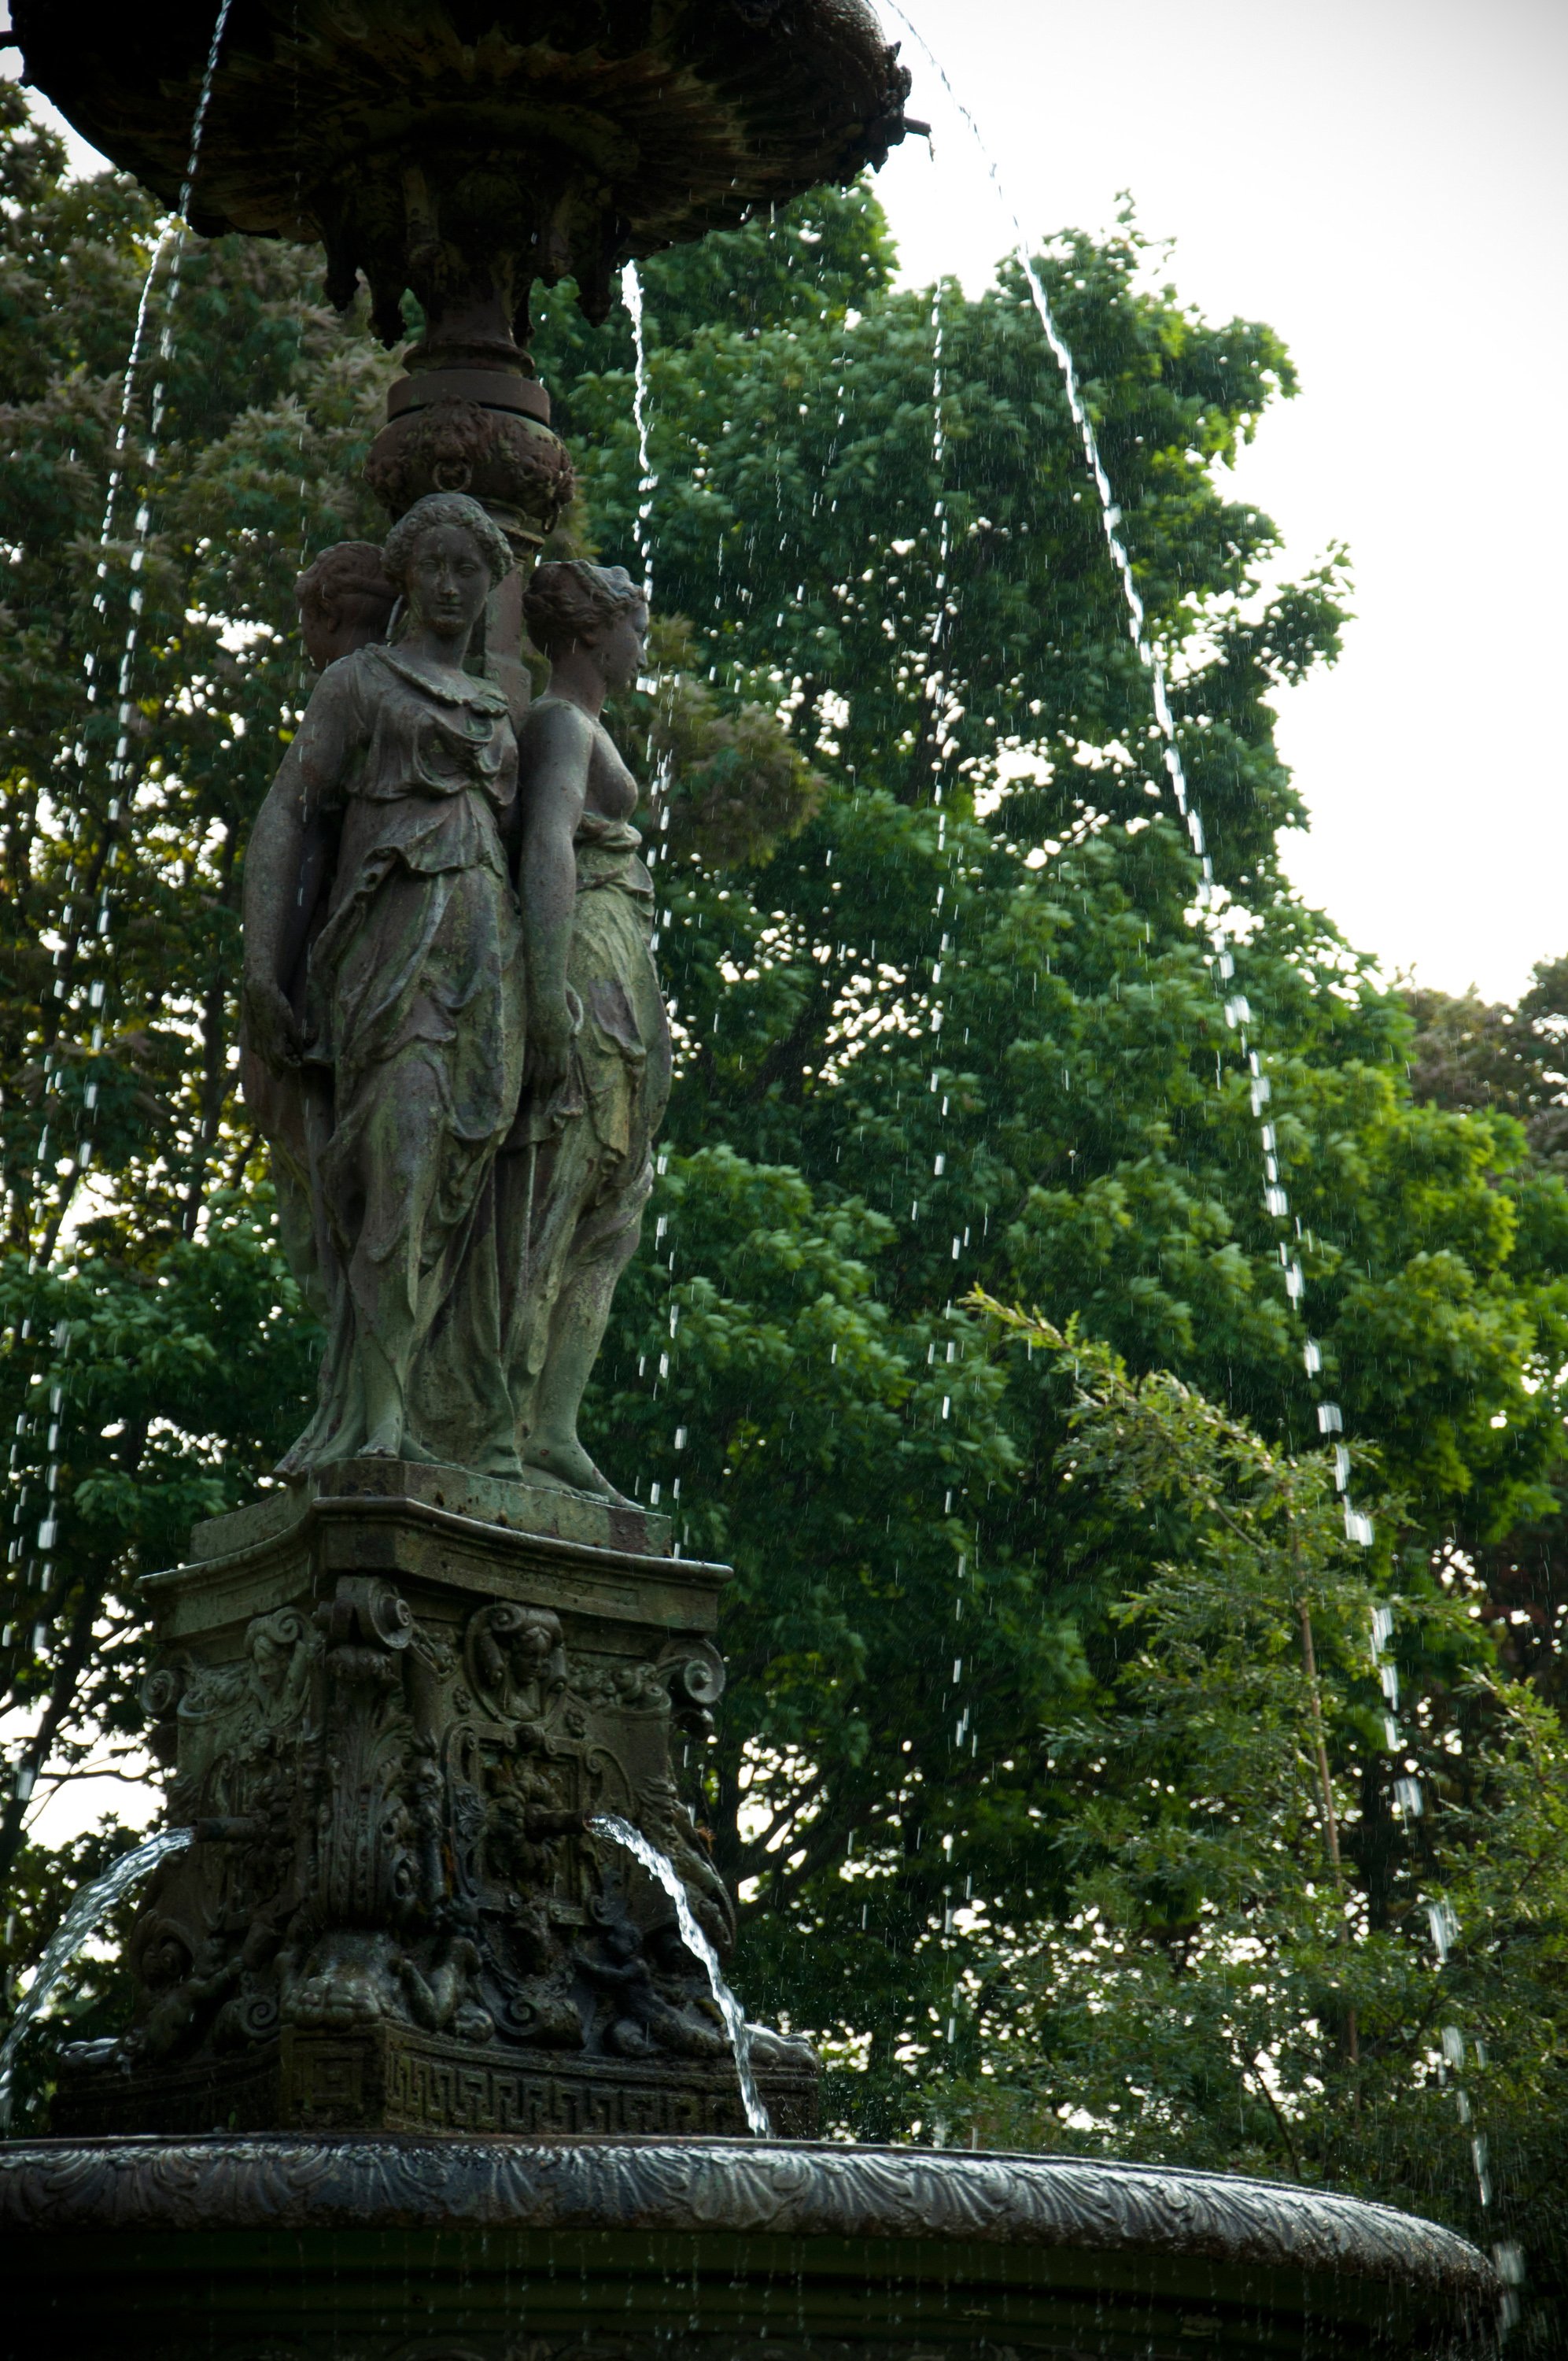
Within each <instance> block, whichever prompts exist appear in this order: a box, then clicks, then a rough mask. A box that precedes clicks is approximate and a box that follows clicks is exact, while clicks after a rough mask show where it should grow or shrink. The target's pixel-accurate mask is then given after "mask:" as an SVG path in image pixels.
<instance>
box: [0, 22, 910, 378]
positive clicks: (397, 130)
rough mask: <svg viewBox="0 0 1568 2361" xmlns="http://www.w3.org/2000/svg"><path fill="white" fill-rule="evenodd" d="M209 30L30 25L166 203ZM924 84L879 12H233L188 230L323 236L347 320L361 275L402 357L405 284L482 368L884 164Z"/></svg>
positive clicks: (436, 329) (58, 86) (111, 143)
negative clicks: (539, 315) (566, 298)
mask: <svg viewBox="0 0 1568 2361" xmlns="http://www.w3.org/2000/svg"><path fill="white" fill-rule="evenodd" d="M213 13H214V12H213V11H212V9H210V8H208V7H206V6H191V5H184V6H169V7H164V8H160V9H158V10H156V11H153V12H151V13H150V14H149V13H148V12H145V11H142V12H133V11H124V12H116V11H109V12H105V13H104V14H103V15H102V16H101V17H100V19H99V21H97V22H96V23H95V24H94V27H93V38H92V39H91V40H90V41H85V40H83V39H82V36H81V27H80V26H79V25H78V24H77V23H76V22H75V20H74V19H73V18H72V17H71V15H70V13H69V12H68V11H62V10H61V9H60V6H59V5H58V0H17V5H16V16H15V23H16V30H17V35H18V38H20V40H21V42H22V44H23V47H24V49H25V51H26V60H27V62H26V69H25V71H26V73H27V79H28V80H29V81H30V82H34V83H35V84H36V85H37V86H38V88H40V89H41V90H43V91H45V92H46V93H48V95H49V97H50V98H51V99H53V100H54V102H55V104H57V105H58V106H60V109H61V110H62V112H63V113H64V114H66V115H69V116H70V118H71V121H72V122H73V123H74V124H75V125H76V126H77V127H78V128H79V129H80V130H81V131H82V132H83V133H84V134H85V136H86V137H88V138H89V139H90V140H92V142H93V145H94V146H95V147H97V148H101V149H102V150H103V152H104V154H105V155H107V156H110V157H112V158H113V159H114V160H115V162H116V163H117V164H121V165H123V166H124V167H125V168H126V170H127V171H131V172H134V173H135V174H136V175H137V178H138V179H139V180H142V181H145V182H146V183H147V185H148V188H150V189H152V190H153V191H154V192H156V193H157V194H158V195H159V197H161V198H162V199H163V201H164V202H165V203H173V202H174V201H175V199H176V197H177V195H178V193H179V190H180V187H181V181H182V180H183V177H184V174H185V170H186V166H187V159H188V156H189V153H190V146H191V124H192V116H193V115H194V112H195V107H196V101H197V96H198V93H199V91H200V88H201V80H202V71H203V65H204V62H205V60H206V55H207V49H208V45H209V43H210V41H211V39H212V31H213ZM908 87H909V78H908V75H907V73H906V72H905V71H904V69H903V68H902V67H901V66H899V65H898V63H897V62H896V59H895V56H894V52H893V51H892V50H891V49H889V48H888V47H887V45H886V44H885V43H884V41H883V38H882V36H881V32H880V29H879V27H878V25H877V22H876V18H875V16H873V15H872V11H871V9H870V8H869V7H867V6H865V5H863V0H787V5H778V0H746V5H731V0H661V5H658V6H657V7H652V6H650V5H647V0H573V5H571V6H570V7H562V6H561V5H557V0H481V5H471V0H401V5H395V6H394V5H389V0H369V5H364V6H359V7H346V6H344V5H341V0H237V4H236V6H235V8H234V11H233V14H232V16H231V18H230V21H229V24H228V27H227V28H226V31H225V38H224V43H223V48H222V52H221V55H220V59H219V67H218V73H217V77H216V80H215V82H214V89H213V94H212V103H211V106H210V109H209V112H208V116H207V121H206V126H205V130H204V135H203V145H202V155H201V165H200V170H199V171H198V174H197V180H196V188H195V196H194V203H193V207H192V220H193V223H194V225H195V227H196V228H197V229H198V230H200V231H201V232H202V233H203V235H205V236H210V235H213V234H214V233H216V232H218V231H221V230H225V229H242V230H249V231H259V232H261V233H263V234H267V235H271V236H285V237H297V238H302V239H307V240H309V239H315V238H321V239H323V241H324V242H325V245H326V248H327V257H328V267H329V276H328V285H329V289H330V291H331V292H332V293H333V295H334V299H335V300H336V301H337V302H345V301H346V300H347V298H348V297H349V296H350V295H351V294H352V293H353V291H354V285H355V274H356V269H358V270H363V271H364V273H365V275H366V277H367V279H368V280H369V282H370V286H371V291H372V295H373V298H374V303H375V317H376V324H377V325H378V328H379V329H380V331H381V333H382V334H383V335H385V336H386V337H387V340H388V341H389V343H395V342H397V341H399V340H400V337H401V335H402V333H403V330H402V319H401V313H400V298H401V295H402V291H403V289H404V288H405V286H410V287H412V288H413V289H414V291H416V293H417V294H418V296H419V298H420V301H421V303H422V306H423V308H424V311H425V313H426V315H427V318H431V319H432V320H433V323H434V325H433V331H432V336H431V343H432V346H433V348H434V349H436V350H437V351H438V352H439V355H440V357H443V358H445V359H449V360H450V359H455V358H462V359H470V358H472V357H475V355H476V353H477V352H482V351H483V350H485V349H487V348H493V346H494V341H495V337H496V335H497V332H498V330H500V331H501V332H502V333H504V324H505V321H506V318H507V316H508V314H510V313H526V305H527V297H528V289H529V285H530V282H531V281H532V280H534V279H543V280H545V281H546V282H548V283H550V284H554V281H555V280H557V279H560V278H562V277H563V276H567V275H569V276H571V277H573V278H575V279H576V282H577V285H578V287H579V290H580V291H581V295H582V300H583V302H584V306H585V308H586V309H587V311H588V312H589V313H590V316H592V317H595V318H602V317H603V316H604V313H605V311H606V310H607V309H608V306H609V298H610V290H611V286H612V284H613V278H614V273H615V271H616V270H617V269H618V268H619V266H620V263H621V262H623V261H624V260H626V259H627V258H629V257H630V256H634V255H645V254H652V253H654V252H656V251H657V250H658V249H659V248H660V247H664V246H667V245H669V244H671V243H672V242H674V241H675V240H678V239H682V238H689V237H696V236H701V234H702V233H703V232H704V231H705V230H707V229H713V228H716V227H718V226H720V225H726V224H733V223H735V222H738V221H740V220H742V219H743V218H745V217H746V215H748V214H750V213H751V211H752V209H753V208H754V207H756V206H758V205H765V204H769V203H784V201H785V200H787V199H788V198H790V197H792V196H795V195H796V194H797V193H798V192H800V191H801V190H803V189H806V188H810V187H812V186H813V185H814V184H815V183H817V182H818V181H849V180H851V179H853V177H854V175H855V174H856V173H857V172H859V171H860V170H862V169H863V168H864V166H865V165H866V164H868V163H880V162H881V161H882V160H883V158H884V157H885V156H886V154H887V151H888V148H890V147H891V146H892V145H893V144H894V142H895V141H897V140H899V139H902V138H903V137H904V135H905V121H904V113H903V108H904V100H905V93H907V90H908Z"/></svg>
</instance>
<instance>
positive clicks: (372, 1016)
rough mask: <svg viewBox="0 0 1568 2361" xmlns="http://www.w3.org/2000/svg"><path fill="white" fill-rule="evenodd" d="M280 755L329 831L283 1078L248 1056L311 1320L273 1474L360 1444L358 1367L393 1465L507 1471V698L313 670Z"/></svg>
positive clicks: (511, 1091)
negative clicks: (325, 883)
mask: <svg viewBox="0 0 1568 2361" xmlns="http://www.w3.org/2000/svg"><path fill="white" fill-rule="evenodd" d="M294 752H295V756H296V759H297V761H298V763H299V766H300V770H301V773H302V783H303V792H304V798H305V816H306V820H307V825H308V826H309V825H310V824H311V823H317V824H320V823H326V824H327V826H328V827H329V828H330V827H332V826H334V825H335V828H336V831H337V848H336V860H335V869H334V875H333V878H332V883H331V887H330V892H329V895H328V897H327V903H326V914H325V919H324V923H323V924H322V925H321V927H320V930H319V932H317V933H316V934H315V935H314V938H313V940H312V941H311V943H310V946H309V949H308V952H307V954H306V961H305V968H304V973H303V976H302V979H297V980H296V983H295V988H294V994H293V996H294V998H295V1003H296V1006H297V1007H299V1008H300V1009H301V1012H302V1030H303V1035H304V1044H305V1047H304V1058H303V1063H302V1069H301V1071H300V1072H299V1073H298V1074H297V1075H293V1074H291V1075H285V1076H283V1077H281V1078H280V1077H277V1076H274V1075H266V1076H262V1075H261V1074H259V1073H258V1071H257V1067H258V1061H257V1060H254V1059H251V1060H247V1092H250V1093H253V1095H254V1096H256V1097H257V1098H258V1100H259V1102H260V1104H258V1109H257V1112H258V1118H259V1119H260V1121H261V1123H262V1126H263V1128H264V1129H265V1130H266V1131H267V1132H268V1133H269V1137H271V1139H272V1142H273V1147H274V1151H275V1159H274V1160H275V1169H277V1170H278V1175H279V1186H280V1198H282V1199H283V1200H284V1202H283V1207H282V1212H283V1224H282V1225H283V1231H284V1237H285V1243H286V1244H287V1245H288V1246H289V1247H290V1249H291V1259H292V1260H293V1261H294V1264H295V1267H296V1269H297V1271H298V1274H299V1276H300V1277H301V1279H302V1283H304V1284H305V1286H306V1289H307V1292H308V1293H309V1294H310V1295H311V1297H312V1300H313V1301H314V1302H315V1303H316V1304H317V1306H318V1308H319V1309H320V1310H321V1311H322V1312H323V1316H324V1318H325V1322H326V1327H327V1343H326V1350H325V1354H324V1356H323V1364H322V1372H321V1391H320V1400H319V1403H318V1407H317V1410H316V1414H315V1416H314V1418H313V1420H312V1422H311V1423H310V1425H309V1426H308V1427H307V1428H306V1430H305V1432H304V1433H303V1434H302V1436H301V1437H300V1439H299V1441H298V1442H297V1443H296V1444H294V1446H293V1449H292V1450H291V1452H290V1453H289V1455H288V1456H287V1458H286V1459H285V1460H284V1461H283V1463H282V1471H281V1472H284V1473H287V1474H300V1473H303V1472H304V1471H305V1470H307V1469H309V1468H311V1467H313V1466H319V1465H321V1464H322V1463H323V1462H325V1461H328V1460H334V1459H341V1458H345V1457H348V1456H350V1455H353V1454H354V1453H355V1452H356V1451H357V1450H359V1449H360V1448H362V1446H363V1445H364V1444H365V1442H366V1439H367V1420H366V1409H365V1394H364V1377H365V1371H366V1362H367V1356H371V1355H376V1356H381V1360H382V1363H383V1365H385V1364H390V1365H391V1367H393V1369H394V1371H395V1372H396V1374H397V1376H398V1378H399V1379H400V1385H401V1390H402V1397H403V1411H404V1439H403V1444H402V1455H404V1456H405V1457H411V1458H413V1457H421V1456H426V1457H430V1458H433V1459H440V1460H447V1461H452V1462H455V1463H458V1464H461V1465H465V1466H471V1467H477V1468H481V1469H488V1470H490V1471H492V1472H495V1473H503V1472H511V1473H515V1472H517V1466H518V1462H517V1455H516V1440H515V1419H514V1412H513V1408H512V1403H511V1400H510V1393H509V1390H508V1388H507V1385H506V1382H505V1373H504V1369H503V1365H502V1349H501V1327H502V1317H503V1315H502V1295H503V1277H502V1268H501V1266H502V1259H503V1248H502V1245H501V1242H500V1239H499V1235H498V1219H497V1205H498V1191H497V1187H496V1170H495V1168H496V1161H497V1159H498V1156H499V1153H500V1150H501V1147H502V1144H503V1142H504V1141H505V1140H506V1138H507V1136H508V1134H509V1132H510V1130H511V1129H512V1127H513V1125H514V1123H515V1121H516V1117H517V1112H518V1103H519V1096H520V1092H521V1079H522V1060H523V1045H524V1029H525V1016H526V1008H525V1001H524V965H523V950H522V929H521V917H520V915H519V911H518V906H517V896H516V893H515V890H514V887H513V885H512V882H511V878H510V873H509V865H508V860H507V853H506V848H505V846H504V845H503V843H502V840H501V833H500V828H499V815H500V814H501V813H502V812H503V811H504V810H505V809H506V807H507V806H508V805H509V804H510V801H511V798H512V795H513V792H514V788H515V781H516V774H517V745H516V741H515V739H514V737H513V734H512V728H511V722H510V717H509V714H508V709H507V705H506V700H505V698H504V697H502V696H501V694H500V692H499V690H498V689H497V688H495V687H493V686H491V684H490V683H489V682H488V681H484V680H478V679H467V680H465V681H464V682H463V683H462V685H461V686H458V685H456V684H455V683H450V682H435V681H433V680H431V679H429V678H428V677H427V676H426V675H425V674H424V673H423V672H422V671H421V670H420V669H418V668H417V667H416V666H414V665H413V664H411V663H408V662H406V661H404V660H402V659H401V658H400V655H399V653H398V652H397V650H396V649H395V648H388V647H380V646H375V647H366V648H361V649H359V650H356V653H354V654H352V655H348V656H345V657H344V658H343V659H342V660H341V661H340V662H339V663H337V664H333V665H331V666H330V667H329V668H328V670H327V671H326V672H325V673H323V675H322V678H321V680H320V682H319V683H318V684H317V686H316V689H315V693H314V695H313V697H312V699H311V702H310V706H309V708H308V709H307V711H306V714H305V717H304V720H303V722H302V726H301V729H300V733H299V736H298V739H297V740H296V741H295V749H294ZM301 983H302V991H301V988H300V987H301ZM257 1085H259V1088H257ZM508 1292H509V1293H510V1289H509V1290H508Z"/></svg>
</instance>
